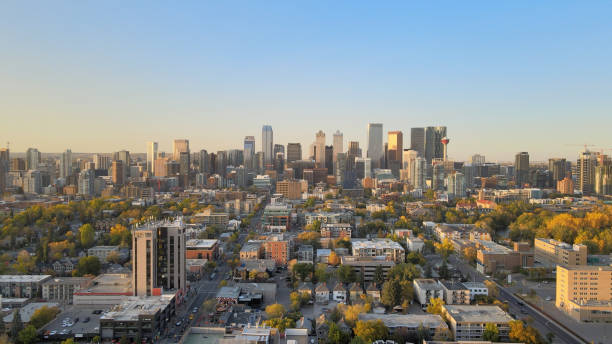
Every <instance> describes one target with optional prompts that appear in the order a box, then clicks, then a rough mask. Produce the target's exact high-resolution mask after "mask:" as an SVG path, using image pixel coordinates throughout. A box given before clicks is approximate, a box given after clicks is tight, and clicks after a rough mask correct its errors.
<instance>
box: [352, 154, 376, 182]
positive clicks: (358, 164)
mask: <svg viewBox="0 0 612 344" xmlns="http://www.w3.org/2000/svg"><path fill="white" fill-rule="evenodd" d="M355 176H356V177H357V178H358V179H363V178H369V177H371V176H372V159H370V158H355Z"/></svg>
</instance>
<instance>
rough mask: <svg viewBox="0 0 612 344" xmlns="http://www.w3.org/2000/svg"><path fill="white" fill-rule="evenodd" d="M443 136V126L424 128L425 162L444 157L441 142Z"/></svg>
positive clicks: (444, 135) (444, 130)
mask: <svg viewBox="0 0 612 344" xmlns="http://www.w3.org/2000/svg"><path fill="white" fill-rule="evenodd" d="M444 137H446V127H444V126H439V127H426V128H425V160H427V163H431V162H432V161H433V160H443V159H444V144H442V139H443V138H444Z"/></svg>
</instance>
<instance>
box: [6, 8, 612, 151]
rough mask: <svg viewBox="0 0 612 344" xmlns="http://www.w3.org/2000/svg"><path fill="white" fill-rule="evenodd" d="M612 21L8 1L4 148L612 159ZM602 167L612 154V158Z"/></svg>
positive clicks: (482, 12)
mask: <svg viewBox="0 0 612 344" xmlns="http://www.w3.org/2000/svg"><path fill="white" fill-rule="evenodd" d="M611 15H612V3H610V2H607V3H604V2H596V1H590V2H563V1H550V2H534V1H525V2H519V1H511V2H507V3H505V4H504V3H500V2H491V1H486V2H484V1H483V2H469V3H466V2H463V1H449V2H435V3H434V2H427V3H426V4H414V3H412V2H408V1H401V2H361V1H345V2H343V1H326V2H316V1H307V2H301V3H297V2H293V1H279V2H272V1H265V2H264V1H244V2H230V1H219V2H204V1H195V2H187V1H180V2H169V1H164V2H150V1H145V2H135V1H66V2H63V1H39V2H26V1H10V2H7V1H5V2H3V4H2V5H1V6H0V44H1V48H0V116H1V120H2V121H1V123H2V124H1V126H0V142H1V143H0V145H2V146H4V141H11V142H12V143H11V147H12V150H15V151H24V150H25V149H27V148H28V147H37V148H39V149H40V150H41V151H43V152H58V151H62V150H64V149H66V148H71V149H72V150H73V151H75V152H111V151H115V150H119V149H129V150H131V151H134V152H144V151H145V142H146V141H149V140H155V141H159V142H160V149H162V150H166V151H169V150H170V149H171V140H172V139H173V138H188V139H190V143H191V144H190V145H191V148H192V150H196V149H201V148H205V149H208V150H209V151H211V150H212V151H216V150H219V149H230V148H239V147H240V146H241V143H242V139H243V137H244V136H245V135H255V137H256V141H257V149H258V150H259V149H260V145H261V126H262V125H263V124H271V125H272V126H273V128H274V139H275V143H276V142H277V143H282V144H286V143H287V142H293V141H298V142H302V144H303V150H304V151H305V152H307V148H308V145H309V144H310V143H311V142H312V141H313V140H314V135H315V132H317V131H318V130H319V129H322V130H324V131H325V132H326V133H327V135H328V142H330V143H331V135H332V133H333V132H334V131H335V130H336V129H340V130H341V131H342V132H344V134H345V141H348V140H359V141H361V145H362V147H363V146H365V145H366V124H367V123H368V122H382V123H384V130H385V132H386V131H388V130H402V131H403V132H404V135H405V138H404V140H405V141H406V142H409V132H410V128H411V127H414V126H426V125H446V126H448V133H449V137H450V139H451V143H450V145H449V155H450V156H451V158H456V159H465V158H467V157H468V156H470V155H471V154H473V153H481V154H485V155H486V156H487V158H489V159H492V160H497V159H498V160H511V159H512V158H513V155H514V154H515V153H516V152H518V151H529V152H531V154H532V157H533V158H532V159H535V160H543V159H545V158H547V157H549V156H565V157H569V158H572V159H575V157H576V155H577V152H578V151H579V150H581V147H579V146H568V144H582V143H590V144H595V145H597V146H603V147H608V148H612V142H611V141H612V140H611V139H610V132H611V128H612V115H611V109H612V44H611V43H612V20H610V18H611ZM608 153H612V152H610V151H609V152H608Z"/></svg>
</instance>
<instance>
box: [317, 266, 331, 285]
mask: <svg viewBox="0 0 612 344" xmlns="http://www.w3.org/2000/svg"><path fill="white" fill-rule="evenodd" d="M314 274H315V279H316V280H317V282H327V280H328V279H329V274H328V273H327V264H325V263H319V264H317V266H316V268H315V273H314Z"/></svg>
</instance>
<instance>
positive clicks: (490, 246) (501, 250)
mask: <svg viewBox="0 0 612 344" xmlns="http://www.w3.org/2000/svg"><path fill="white" fill-rule="evenodd" d="M476 242H478V244H479V245H480V246H482V247H484V251H485V253H496V254H507V253H510V252H513V251H512V250H511V249H509V248H507V247H506V246H502V245H500V244H498V243H496V242H493V241H489V240H480V239H477V240H476Z"/></svg>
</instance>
